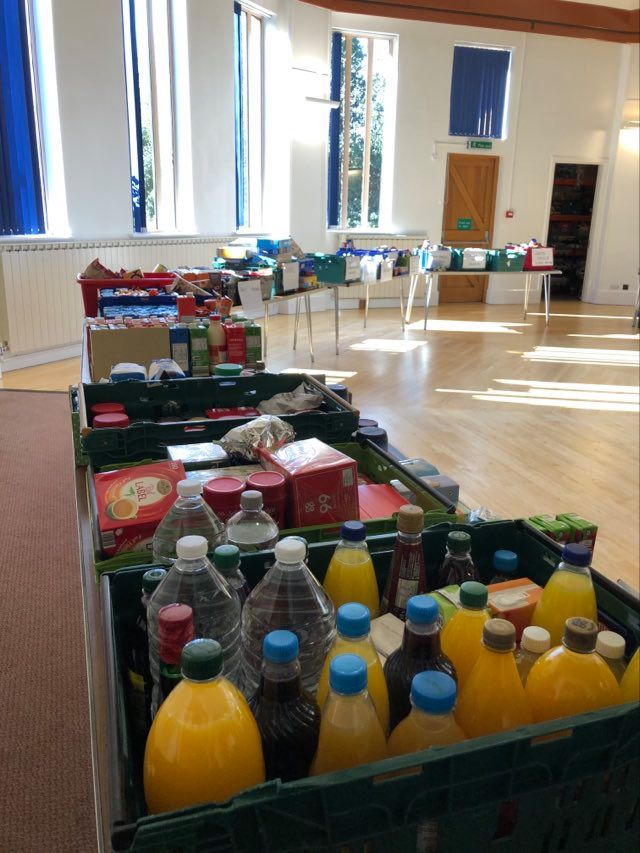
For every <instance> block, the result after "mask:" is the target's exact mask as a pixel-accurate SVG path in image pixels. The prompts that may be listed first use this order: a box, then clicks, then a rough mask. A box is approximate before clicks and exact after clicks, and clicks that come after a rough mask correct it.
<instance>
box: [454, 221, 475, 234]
mask: <svg viewBox="0 0 640 853" xmlns="http://www.w3.org/2000/svg"><path fill="white" fill-rule="evenodd" d="M472 225H473V220H471V219H458V222H457V224H456V229H457V230H458V231H471V227H472Z"/></svg>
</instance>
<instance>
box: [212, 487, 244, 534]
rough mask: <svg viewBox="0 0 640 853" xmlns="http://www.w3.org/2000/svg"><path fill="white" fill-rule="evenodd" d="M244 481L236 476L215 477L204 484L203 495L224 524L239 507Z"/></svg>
mask: <svg viewBox="0 0 640 853" xmlns="http://www.w3.org/2000/svg"><path fill="white" fill-rule="evenodd" d="M244 488H245V486H244V483H243V481H242V480H240V479H238V477H216V478H215V479H213V480H209V482H208V483H207V484H206V485H205V487H204V490H203V497H204V499H205V501H206V502H207V503H208V504H209V506H210V507H211V509H212V510H213V511H214V512H215V514H216V515H217V516H218V518H219V519H220V521H222V522H224V523H225V524H226V523H227V521H228V520H229V519H230V518H231V516H232V515H233V514H234V513H236V512H238V510H239V509H240V495H241V494H242V493H243V492H244Z"/></svg>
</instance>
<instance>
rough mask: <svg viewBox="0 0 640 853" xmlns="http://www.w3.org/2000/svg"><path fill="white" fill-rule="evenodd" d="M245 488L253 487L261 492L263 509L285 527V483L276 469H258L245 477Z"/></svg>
mask: <svg viewBox="0 0 640 853" xmlns="http://www.w3.org/2000/svg"><path fill="white" fill-rule="evenodd" d="M247 489H255V491H257V492H260V493H261V494H262V500H263V501H264V506H263V509H264V511H265V512H266V513H268V514H269V515H270V516H271V518H272V519H273V520H274V521H275V523H276V524H277V525H278V530H283V529H284V527H285V518H286V509H287V483H286V480H285V479H284V477H283V476H282V474H279V473H278V472H277V471H258V472H257V473H255V474H250V475H249V476H248V477H247Z"/></svg>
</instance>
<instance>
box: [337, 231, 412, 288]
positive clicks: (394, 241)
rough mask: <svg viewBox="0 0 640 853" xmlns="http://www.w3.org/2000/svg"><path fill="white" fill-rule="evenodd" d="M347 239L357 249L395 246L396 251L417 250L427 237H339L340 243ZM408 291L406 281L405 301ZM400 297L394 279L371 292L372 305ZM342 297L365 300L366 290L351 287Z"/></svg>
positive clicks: (379, 235)
mask: <svg viewBox="0 0 640 853" xmlns="http://www.w3.org/2000/svg"><path fill="white" fill-rule="evenodd" d="M346 239H349V240H353V243H354V246H355V247H356V249H376V248H377V247H378V246H389V247H391V246H393V247H394V248H396V249H415V248H416V246H421V245H422V243H423V242H424V240H426V237H419V236H414V237H412V236H411V235H406V234H375V235H374V236H372V235H371V234H370V233H368V234H340V235H339V243H342V242H343V240H346ZM408 289H409V285H408V284H407V282H406V280H405V285H404V292H405V299H406V296H407V291H408ZM399 295H400V285H399V284H398V282H397V281H395V280H394V279H392V280H391V281H385V282H382V284H376V285H375V286H372V287H371V288H370V290H369V296H370V298H371V304H372V305H374V304H375V300H376V299H398V298H399ZM342 296H343V298H344V299H364V297H365V288H364V287H350V288H349V290H348V291H347V290H345V291H343V294H342ZM417 301H419V300H417Z"/></svg>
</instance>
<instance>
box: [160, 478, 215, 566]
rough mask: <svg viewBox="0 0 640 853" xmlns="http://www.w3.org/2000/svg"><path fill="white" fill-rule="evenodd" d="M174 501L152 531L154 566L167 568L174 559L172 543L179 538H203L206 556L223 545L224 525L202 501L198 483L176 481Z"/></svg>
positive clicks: (194, 481)
mask: <svg viewBox="0 0 640 853" xmlns="http://www.w3.org/2000/svg"><path fill="white" fill-rule="evenodd" d="M176 489H177V492H178V498H177V500H176V502H175V503H174V505H173V506H172V507H171V509H170V510H169V512H168V513H167V514H166V515H165V517H164V518H163V519H162V521H161V522H160V524H159V525H158V526H157V528H156V532H155V533H154V536H153V559H154V562H156V563H160V564H161V565H163V566H171V565H173V563H174V562H175V559H176V543H177V542H178V540H179V539H182V537H183V536H204V538H205V539H206V540H207V543H208V545H207V553H209V554H213V552H214V551H215V549H216V548H217V546H218V545H223V544H224V543H225V542H226V541H227V535H226V531H225V527H224V524H223V523H222V522H221V521H220V519H219V518H218V516H217V515H215V514H214V513H213V511H212V510H211V509H210V507H208V506H207V504H206V503H205V502H204V498H203V497H202V483H201V482H200V481H199V480H180V482H179V483H178V485H177V486H176Z"/></svg>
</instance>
